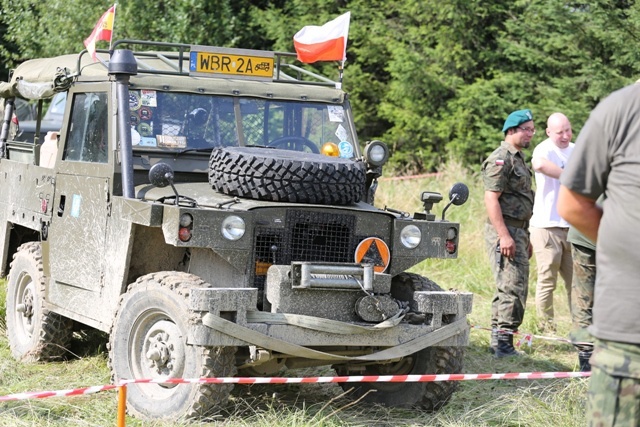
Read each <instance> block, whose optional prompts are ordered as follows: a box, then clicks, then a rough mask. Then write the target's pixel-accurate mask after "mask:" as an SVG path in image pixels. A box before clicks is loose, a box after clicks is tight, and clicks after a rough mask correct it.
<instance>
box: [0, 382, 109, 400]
mask: <svg viewBox="0 0 640 427" xmlns="http://www.w3.org/2000/svg"><path fill="white" fill-rule="evenodd" d="M117 387H118V386H116V385H102V386H95V387H83V388H76V389H71V390H58V391H39V392H30V393H16V394H8V395H6V396H0V402H7V401H9V400H26V399H42V398H45V397H69V396H81V395H86V394H93V393H98V392H101V391H106V390H113V389H114V388H117Z"/></svg>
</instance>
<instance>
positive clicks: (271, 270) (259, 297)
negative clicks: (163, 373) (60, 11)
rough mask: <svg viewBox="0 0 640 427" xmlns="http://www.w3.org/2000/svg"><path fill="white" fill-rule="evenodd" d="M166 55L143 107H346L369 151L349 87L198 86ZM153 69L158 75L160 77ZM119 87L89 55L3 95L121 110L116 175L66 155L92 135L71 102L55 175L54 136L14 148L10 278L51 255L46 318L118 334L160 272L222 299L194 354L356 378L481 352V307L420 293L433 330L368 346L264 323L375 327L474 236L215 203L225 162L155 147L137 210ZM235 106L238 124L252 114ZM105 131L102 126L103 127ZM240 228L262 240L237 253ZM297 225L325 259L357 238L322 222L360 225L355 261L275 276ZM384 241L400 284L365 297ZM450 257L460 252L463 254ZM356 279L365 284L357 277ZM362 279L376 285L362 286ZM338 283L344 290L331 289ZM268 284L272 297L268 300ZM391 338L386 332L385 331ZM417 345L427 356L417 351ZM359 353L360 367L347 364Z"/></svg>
mask: <svg viewBox="0 0 640 427" xmlns="http://www.w3.org/2000/svg"><path fill="white" fill-rule="evenodd" d="M154 55H155V54H150V55H149V56H145V57H142V56H138V57H137V58H138V74H137V75H132V76H131V77H130V80H129V87H128V89H129V91H136V90H144V91H147V92H140V93H148V92H153V93H155V91H158V92H164V93H174V92H176V93H177V92H180V93H189V94H196V95H203V94H205V95H222V96H225V97H229V98H230V99H234V98H242V99H245V98H251V99H259V100H267V101H269V102H270V101H273V100H276V101H279V100H285V101H301V102H307V103H310V102H314V103H319V104H322V105H335V106H340V108H343V109H344V113H345V118H344V122H342V123H343V125H344V126H343V127H344V129H346V131H347V132H351V134H352V135H353V138H355V131H354V130H353V120H352V117H351V110H350V108H349V101H348V97H347V95H346V94H345V92H343V91H342V90H340V89H338V88H336V85H326V84H311V83H309V82H306V81H303V80H302V79H300V80H298V79H288V81H284V79H274V80H273V81H264V80H259V81H254V80H251V79H235V78H219V77H213V78H212V77H201V76H199V77H196V76H190V75H189V74H188V73H185V72H184V71H182V70H180V69H178V70H176V65H175V64H174V63H175V61H173V63H172V64H168V63H169V62H172V61H167V60H166V57H170V58H171V56H170V55H169V54H168V53H163V54H162V55H160V54H158V55H155V56H154ZM100 56H101V59H102V60H103V61H106V60H108V56H107V55H106V54H105V53H100ZM278 65H280V64H278ZM283 67H284V65H280V68H283ZM178 68H179V67H178ZM149 69H152V70H155V71H157V72H158V73H157V74H149V73H145V72H144V70H149ZM79 70H80V71H79ZM116 85H117V83H116V79H115V77H114V76H113V75H110V74H109V73H108V69H107V67H106V66H105V65H103V64H102V63H100V62H97V63H94V62H91V60H90V58H89V57H88V55H86V54H85V55H82V56H81V57H80V59H79V57H78V56H77V55H66V56H62V57H58V58H49V59H45V60H33V61H27V62H25V63H24V64H22V65H20V66H19V67H18V68H17V69H16V70H14V72H13V74H12V79H11V81H10V82H6V83H1V84H0V97H2V98H7V99H10V98H13V97H21V98H26V99H31V100H36V101H38V102H41V101H42V100H43V99H47V98H50V97H51V96H53V94H54V93H55V92H58V91H67V92H68V96H67V99H68V100H73V99H80V98H79V96H81V95H84V94H87V93H92V94H95V93H97V94H99V95H100V97H101V98H96V99H98V100H97V101H96V100H93V99H91V102H93V103H95V105H98V106H99V105H103V100H106V106H103V107H102V108H103V109H104V112H105V113H106V114H107V117H108V119H107V123H108V125H107V134H108V138H107V142H106V149H105V148H104V147H103V148H101V149H102V150H103V152H104V153H103V154H102V155H103V156H104V157H102V158H101V159H102V160H100V161H77V160H72V157H73V156H75V155H76V154H74V152H73V150H72V149H67V148H66V147H68V146H69V145H70V144H71V142H70V141H71V138H72V137H71V136H70V135H72V132H74V131H76V130H77V128H79V127H80V124H79V123H76V122H74V117H75V116H74V111H72V105H71V101H68V103H67V106H66V112H65V115H64V120H63V123H62V125H61V128H60V137H59V141H58V144H57V146H58V150H57V155H56V158H55V163H54V164H52V165H50V167H43V166H39V165H38V164H39V163H40V152H41V150H43V149H44V148H43V147H44V145H43V140H44V136H41V137H40V138H36V140H35V141H34V142H33V143H30V142H27V143H25V142H17V141H12V140H11V139H9V138H7V134H5V135H3V137H4V138H7V139H6V140H5V141H4V142H3V146H4V149H5V156H4V157H3V158H1V159H0V188H1V189H2V190H1V193H2V197H0V274H1V275H2V276H5V275H7V274H8V273H10V271H9V269H10V263H11V260H12V257H13V256H14V254H15V253H16V251H17V249H18V247H20V245H22V244H23V243H25V242H30V241H36V242H41V248H42V259H43V268H44V274H45V276H46V280H47V285H46V292H45V295H44V300H45V301H44V303H45V305H46V308H47V309H49V310H51V311H52V312H54V313H57V314H59V315H61V316H64V317H66V318H69V319H73V320H74V321H76V322H78V323H79V324H83V325H88V326H90V327H93V328H97V329H99V330H102V331H105V332H110V331H112V329H113V328H114V319H116V314H117V313H118V308H119V305H120V301H121V297H122V295H124V294H125V293H126V292H127V287H128V286H129V284H131V283H133V282H135V281H136V280H137V279H139V278H140V277H142V276H144V275H148V274H150V273H154V272H161V271H178V272H187V273H190V274H193V275H195V276H198V277H199V278H201V279H202V280H203V281H204V282H206V283H208V284H209V285H210V287H206V288H201V289H195V290H193V291H192V292H191V293H190V296H189V307H190V310H191V312H192V314H193V316H194V319H196V320H194V321H193V322H192V326H191V329H190V330H189V331H188V337H187V342H188V343H189V344H191V345H197V346H211V347H215V346H237V347H239V348H240V347H254V346H255V347H259V348H264V347H262V345H264V346H267V347H266V350H268V351H273V352H279V353H281V354H286V349H288V348H290V347H288V346H300V347H305V348H303V349H299V348H298V347H295V348H296V349H297V350H295V351H293V350H292V351H293V353H292V354H289V356H288V357H289V359H290V360H291V361H292V363H291V366H306V365H313V364H323V363H325V364H326V363H336V362H344V361H346V360H351V359H348V358H347V359H345V358H346V357H347V356H344V355H349V354H350V355H352V356H349V357H352V358H353V360H360V361H363V362H366V361H367V360H373V361H376V360H378V361H379V359H375V358H370V359H366V357H369V356H365V355H367V354H369V355H370V354H371V353H372V352H375V351H377V350H374V349H384V348H394V347H398V348H401V347H403V345H404V346H405V347H406V348H402V349H399V350H398V352H397V353H396V354H394V355H393V357H392V358H397V357H403V356H404V355H407V354H411V353H414V352H416V351H418V350H420V349H422V348H424V347H427V346H465V345H467V343H468V333H469V328H468V325H467V323H466V320H465V319H466V315H467V314H469V313H470V312H471V308H472V296H471V294H468V293H461V292H455V291H448V292H418V291H417V292H416V294H415V296H414V298H413V303H412V304H413V305H414V306H412V310H413V311H415V312H417V313H422V314H426V315H427V316H426V321H425V322H423V323H422V324H415V323H407V322H399V321H398V323H397V324H396V325H395V326H393V327H386V328H381V329H379V330H375V329H367V330H366V331H365V330H363V331H362V332H361V333H342V334H341V333H339V332H334V331H330V330H325V329H324V328H325V326H326V325H323V324H322V322H320V326H319V327H316V328H305V327H301V326H300V325H298V324H291V323H290V322H289V323H288V322H287V321H286V320H283V319H279V320H278V321H275V320H274V319H272V318H270V319H262V318H260V317H259V314H260V312H264V313H270V315H271V316H275V315H281V314H291V315H297V316H309V317H312V318H314V319H327V320H326V321H335V322H340V324H342V325H344V324H352V325H365V326H366V322H363V321H362V319H361V318H360V317H359V316H358V315H357V314H356V311H355V310H354V306H355V305H356V304H358V303H359V301H360V300H361V299H362V298H363V297H364V296H366V295H370V296H373V295H383V296H384V295H388V294H389V292H390V288H391V284H392V281H393V278H394V277H395V276H397V275H398V274H400V273H402V272H405V271H406V270H407V269H409V268H411V267H412V266H415V265H416V264H418V263H420V262H421V261H423V260H425V259H428V258H441V259H454V258H456V257H457V245H458V240H459V224H457V223H452V222H448V221H446V220H436V219H434V218H433V215H429V214H428V213H427V214H425V213H424V212H422V213H418V214H416V215H414V216H411V215H409V214H406V213H401V212H396V211H391V210H383V209H379V208H376V207H374V206H373V205H372V204H371V203H367V202H366V201H364V200H362V201H360V202H357V203H353V204H348V205H342V206H338V205H336V206H332V205H325V204H300V203H293V202H280V201H267V200H257V199H253V198H245V197H237V196H232V195H227V194H222V193H220V192H216V191H214V190H213V189H212V187H211V185H210V183H209V182H208V171H209V153H200V152H195V151H194V152H184V153H177V152H176V151H175V150H174V151H167V150H164V151H162V150H156V151H153V150H142V151H140V150H139V146H134V150H133V156H132V174H131V176H132V180H133V186H134V194H135V197H133V198H128V197H125V196H124V192H123V188H124V187H125V185H126V184H123V175H126V174H125V173H124V172H125V171H124V170H123V162H122V159H123V156H124V154H123V152H122V151H121V149H122V144H121V137H120V136H118V123H119V122H118V121H119V120H121V119H122V116H123V115H126V118H125V120H128V117H129V114H131V112H130V111H127V110H128V109H127V108H123V107H122V104H120V105H119V104H118V99H117V93H118V92H117V90H116ZM74 97H75V98H74ZM87 99H88V100H89V99H90V98H89V97H87ZM88 102H89V101H87V105H88ZM235 105H236V113H237V112H238V111H239V110H237V109H238V108H241V107H242V105H240V106H238V105H239V104H238V103H235ZM223 113H224V112H220V113H219V114H220V115H222V114H223ZM185 120H186V119H185ZM90 125H91V123H90V121H87V126H90ZM353 145H354V149H355V154H354V156H353V157H354V159H355V160H357V161H361V159H362V154H361V148H360V144H359V142H358V141H357V139H356V140H355V141H353ZM157 163H166V164H167V165H169V166H170V167H171V169H172V170H173V171H174V180H173V182H172V186H165V187H159V186H157V185H153V184H152V183H151V181H150V178H149V171H150V169H151V167H152V166H153V165H155V164H157ZM176 193H177V194H178V195H180V196H184V197H187V198H188V203H184V202H181V203H177V204H176V203H175V200H176V199H175V195H176ZM184 214H189V215H190V217H191V218H192V223H191V224H190V225H189V227H190V230H189V231H190V238H189V239H188V240H185V239H181V233H182V230H181V227H182V226H181V218H183V215H184ZM230 215H234V216H237V217H240V218H241V219H242V220H244V223H245V225H246V228H245V232H244V235H243V236H242V237H241V238H239V239H237V240H229V239H227V238H224V237H223V233H222V231H223V227H224V226H223V221H224V220H225V219H226V218H228V217H229V216H230ZM292 218H298V219H296V220H297V221H299V224H302V225H300V228H301V229H302V231H300V233H302V234H304V233H311V234H313V233H316V234H313V236H315V237H313V236H311V234H308V235H307V234H304V237H305V238H306V237H308V236H311V237H309V238H311V239H315V240H314V241H313V244H314V245H316V246H323V248H324V246H330V245H331V244H332V243H331V242H332V241H333V240H331V239H335V240H336V241H340V239H342V237H341V236H337V237H335V236H333V235H329V234H326V235H325V234H322V233H323V231H322V230H324V228H319V229H317V230H316V229H313V227H312V225H309V224H312V223H313V222H314V221H315V220H316V219H317V218H320V220H321V221H324V222H325V223H326V224H330V225H331V226H333V225H332V224H336V223H340V224H343V223H344V224H346V225H340V227H342V228H340V230H347V229H349V230H350V231H349V232H350V233H352V234H351V237H349V239H350V240H349V242H348V243H345V248H346V249H344V248H343V249H341V250H344V251H345V255H344V256H342V258H340V259H339V260H337V261H335V260H334V261H331V262H326V261H323V260H319V262H316V261H314V260H313V259H304V260H300V259H294V258H295V256H292V257H293V258H292V259H291V260H290V261H288V262H287V263H286V264H284V265H283V264H278V263H277V262H271V259H270V257H271V255H270V253H271V252H269V251H272V252H273V259H274V260H275V259H276V251H277V250H281V246H282V245H283V244H282V243H278V244H275V243H269V242H272V241H271V240H269V239H272V238H273V239H275V237H273V236H281V237H278V238H282V239H283V240H282V241H283V242H284V241H287V242H289V241H293V240H286V239H289V237H286V236H288V233H290V230H289V228H290V223H291V222H292V221H293V219H292ZM341 221H342V222H341ZM407 225H414V226H416V227H417V228H418V229H419V230H420V233H421V236H422V238H421V240H420V243H419V244H418V245H417V246H416V247H414V248H408V247H406V246H405V245H403V243H402V242H401V235H400V231H401V230H402V229H403V228H404V227H405V226H407ZM305 227H309V229H311V231H308V230H307V228H305ZM323 227H324V226H323ZM265 230H266V231H265ZM318 230H320V231H318ZM337 234H340V233H337ZM265 236H266V237H265ZM282 236H285V237H282ZM368 237H376V238H378V239H381V240H383V241H384V242H386V244H387V245H388V247H389V251H390V255H391V258H390V262H389V263H388V266H387V268H386V269H385V270H384V272H375V273H374V274H372V278H371V279H370V283H369V285H370V289H369V290H368V291H367V292H363V289H362V283H363V282H365V280H364V279H363V278H364V277H365V276H366V275H367V274H368V275H370V276H371V274H370V273H367V271H365V270H366V267H363V266H362V265H360V264H359V263H356V260H355V255H354V254H353V252H352V251H353V250H354V247H355V245H356V244H357V243H358V242H359V241H361V240H363V239H365V238H368ZM260 239H263V240H264V241H265V242H266V246H265V248H262V249H261V250H262V251H263V252H264V254H265V255H261V258H260V259H258V255H256V250H257V249H256V245H257V242H258V240H260ZM292 239H293V238H292ZM260 241H261V242H262V240H260ZM279 242H280V240H279ZM449 244H454V245H455V249H454V250H453V251H452V250H451V249H450V246H448V245H449ZM269 245H271V246H269ZM279 245H280V246H279ZM292 245H293V243H292ZM274 247H275V248H276V249H273V248H274ZM336 250H337V249H336ZM305 253H306V252H305ZM278 256H279V255H278ZM305 256H306V255H305ZM327 256H329V257H331V256H333V255H327ZM265 259H266V261H265ZM263 264H266V265H264V268H265V269H266V268H268V270H265V271H266V272H265V271H260V269H259V265H263ZM307 264H308V265H307ZM316 264H317V265H316ZM309 266H310V267H309ZM316 267H317V268H320V270H318V271H321V272H320V273H318V274H313V273H311V274H309V275H308V277H309V278H310V279H309V280H310V283H312V284H311V285H305V284H304V283H303V279H302V278H301V274H302V273H295V272H296V271H303V270H304V271H306V270H305V269H307V268H316ZM322 268H326V269H328V270H327V271H336V274H335V275H332V273H329V274H325V273H323V272H322V271H324V270H322ZM331 269H335V270H331ZM352 271H357V273H356V274H355V275H352V274H351V273H349V274H342V273H344V272H352ZM341 272H342V273H341ZM360 272H362V276H358V274H360ZM325 276H326V277H329V279H326V280H328V281H325V282H323V281H322V280H323V279H322V278H323V277H325ZM318 277H320V279H318ZM354 277H355V278H354ZM358 277H360V278H358ZM367 277H368V276H367ZM258 279H259V280H258ZM258 282H260V283H261V285H260V286H258V285H256V283H258ZM305 283H306V282H305ZM384 298H386V300H385V301H386V303H387V304H389V301H393V299H392V298H391V297H389V296H386V297H384ZM392 305H393V304H392ZM405 311H406V310H405ZM383 317H385V316H383ZM386 317H390V316H386ZM380 322H382V319H381V320H380ZM375 323H378V322H372V323H370V325H373V324H375ZM452 325H454V326H452ZM365 326H363V327H365ZM238 327H242V328H244V329H241V328H240V329H239V328H238ZM447 328H449V329H447ZM438 331H440V332H438ZM252 333H255V334H258V335H256V338H255V341H252V338H251V337H252V335H251V334H252ZM438 333H440V334H441V335H438ZM428 336H432V337H433V338H431V339H427V338H425V337H428ZM260 337H263V338H264V337H266V338H269V339H270V340H271V341H269V340H263V338H260ZM412 341H413V342H414V343H415V344H412V345H413V347H411V346H410V345H408V343H410V342H412ZM281 342H282V343H281ZM273 343H275V344H273ZM416 346H417V347H416ZM349 347H351V348H353V349H357V351H355V352H352V353H349V352H345V351H343V350H345V349H347V348H349ZM306 348H322V349H323V353H322V354H323V355H324V354H327V353H330V352H331V351H334V355H333V356H321V357H320V356H318V357H319V358H324V359H325V360H315V361H314V360H313V358H314V356H313V355H309V354H308V353H307V352H308V351H309V350H308V349H306ZM354 354H356V356H353V355H354ZM385 354H386V353H385ZM359 357H360V358H361V359H358V358H359ZM381 357H382V356H381ZM258 359H259V358H253V360H254V363H255V364H256V365H258V364H259V362H260V361H259V360H258ZM296 361H297V362H296ZM246 363H248V364H249V365H250V364H251V363H250V362H247V361H246V360H243V361H242V363H238V364H239V365H242V364H246ZM278 367H279V365H278Z"/></svg>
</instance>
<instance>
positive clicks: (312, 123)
mask: <svg viewBox="0 0 640 427" xmlns="http://www.w3.org/2000/svg"><path fill="white" fill-rule="evenodd" d="M129 105H130V109H131V126H132V142H133V144H134V149H136V150H153V151H156V150H163V151H164V150H171V151H197V150H201V151H207V150H208V149H212V148H214V147H229V146H263V147H274V148H281V149H287V150H297V151H306V152H314V153H319V152H321V150H322V149H323V147H324V146H325V144H327V143H333V146H334V147H335V148H336V149H337V150H339V155H340V156H341V157H345V158H353V157H354V156H355V155H356V150H355V144H356V141H355V138H354V134H353V132H352V130H351V125H350V123H349V121H348V118H347V117H346V115H345V109H344V107H343V106H342V105H329V104H322V103H314V102H292V101H280V100H278V101H276V100H268V99H258V98H241V97H230V96H213V95H198V94H189V93H175V92H160V91H155V90H131V91H130V101H129Z"/></svg>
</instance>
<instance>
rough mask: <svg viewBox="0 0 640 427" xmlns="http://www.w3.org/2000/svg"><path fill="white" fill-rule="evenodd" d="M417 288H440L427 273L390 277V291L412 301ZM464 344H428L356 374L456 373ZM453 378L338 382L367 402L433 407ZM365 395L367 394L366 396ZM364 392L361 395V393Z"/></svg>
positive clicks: (345, 370)
mask: <svg viewBox="0 0 640 427" xmlns="http://www.w3.org/2000/svg"><path fill="white" fill-rule="evenodd" d="M416 291H442V288H440V286H438V285H437V284H435V283H434V282H433V281H431V280H429V279H427V278H426V277H423V276H420V275H417V274H413V273H401V274H399V275H398V276H396V277H394V278H393V281H392V284H391V294H392V295H393V296H394V297H395V298H398V299H400V300H403V301H408V302H409V304H410V305H411V302H412V300H413V293H414V292H416ZM463 358H464V347H428V348H425V349H423V350H420V351H418V352H416V353H414V354H412V355H410V356H407V357H404V358H402V359H401V360H399V361H397V362H394V363H386V364H384V363H381V364H375V365H367V366H365V369H364V371H362V370H358V371H354V373H355V372H357V375H425V374H458V373H461V372H462V362H463ZM336 371H337V373H338V375H349V374H350V373H351V372H352V370H351V369H349V366H345V367H340V366H337V367H336ZM457 385H458V384H457V382H456V381H438V382H413V383H409V382H407V383H358V384H357V385H356V386H355V388H354V385H353V383H340V386H341V387H342V388H343V389H344V390H349V389H351V388H354V390H353V391H352V393H353V397H356V398H363V400H364V401H366V402H371V403H378V404H382V405H386V406H395V407H417V408H420V409H423V410H426V411H436V410H438V409H440V408H442V407H443V406H444V405H446V404H447V403H448V402H449V400H450V399H451V396H452V395H453V392H454V391H455V390H456V388H457ZM365 395H366V396H365ZM363 396H364V397H363Z"/></svg>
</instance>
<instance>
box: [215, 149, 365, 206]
mask: <svg viewBox="0 0 640 427" xmlns="http://www.w3.org/2000/svg"><path fill="white" fill-rule="evenodd" d="M365 171H366V167H365V165H364V163H363V162H361V161H354V160H351V159H343V158H339V157H328V156H323V155H321V154H313V153H305V152H300V151H290V150H277V149H272V148H261V147H225V148H216V149H214V150H213V152H212V153H211V158H210V160H209V183H210V184H211V186H212V187H213V188H214V189H215V190H216V191H219V192H221V193H224V194H228V195H231V196H239V197H246V198H250V199H256V200H270V201H275V202H294V203H316V204H332V205H347V204H350V203H355V202H358V201H359V200H360V199H361V198H362V196H363V194H364V184H365Z"/></svg>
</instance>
